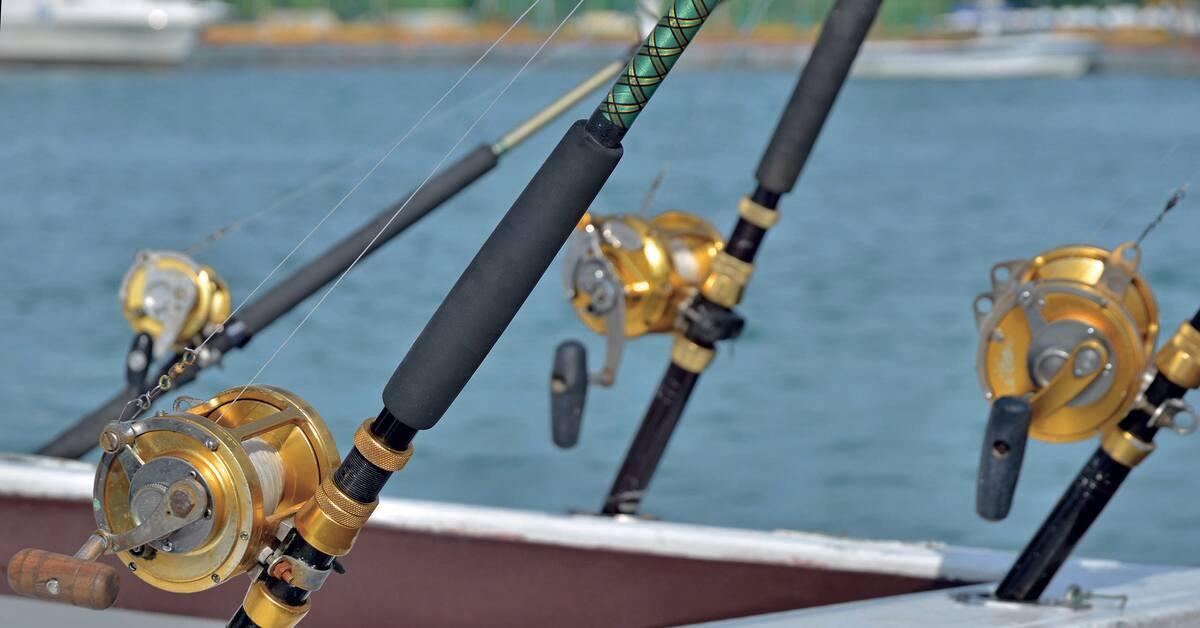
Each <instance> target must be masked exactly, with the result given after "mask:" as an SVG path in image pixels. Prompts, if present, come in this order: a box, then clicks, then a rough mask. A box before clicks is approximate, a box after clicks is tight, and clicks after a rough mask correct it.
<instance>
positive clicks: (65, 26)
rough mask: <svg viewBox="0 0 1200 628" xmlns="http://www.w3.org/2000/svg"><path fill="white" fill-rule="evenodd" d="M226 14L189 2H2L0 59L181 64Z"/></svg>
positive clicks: (220, 9) (217, 7) (206, 4)
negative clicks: (203, 33) (202, 32)
mask: <svg viewBox="0 0 1200 628" xmlns="http://www.w3.org/2000/svg"><path fill="white" fill-rule="evenodd" d="M224 13H225V5H224V4H221V3H219V2H194V1H191V0H4V2H3V3H0V61H29V62H48V63H117V64H126V63H128V64H151V65H164V64H175V63H180V62H182V61H183V60H184V59H186V58H187V57H188V55H189V54H190V53H191V51H192V49H193V48H194V47H195V45H196V40H197V38H198V36H199V33H200V29H201V28H203V27H204V26H205V25H206V24H209V23H211V22H213V21H215V20H217V19H219V18H220V17H221V16H222V15H224Z"/></svg>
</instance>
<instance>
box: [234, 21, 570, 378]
mask: <svg viewBox="0 0 1200 628" xmlns="http://www.w3.org/2000/svg"><path fill="white" fill-rule="evenodd" d="M583 3H584V0H578V1H577V2H576V3H575V6H573V7H571V10H570V11H569V12H568V13H567V15H566V17H564V18H563V19H562V21H560V22H559V23H558V26H555V27H554V30H553V31H551V32H550V35H549V36H547V37H546V39H545V40H544V41H542V44H541V45H540V46H538V48H537V50H535V51H534V52H533V56H531V57H529V59H528V60H527V61H526V62H525V64H524V65H522V66H521V69H519V70H517V73H516V74H514V75H513V77H512V79H510V80H509V81H508V84H506V85H505V86H504V89H502V90H500V93H499V94H497V95H496V97H495V98H494V99H492V102H491V103H489V104H488V106H487V108H485V109H484V110H483V112H482V113H480V114H479V117H477V118H475V121H474V122H472V123H471V126H470V127H468V128H467V130H466V131H465V132H464V133H463V134H462V136H461V137H459V138H458V141H456V142H455V143H454V145H453V146H451V147H450V150H448V151H446V154H445V155H444V156H443V157H442V158H441V160H439V161H438V163H437V165H435V166H434V167H433V169H432V170H430V172H429V174H428V175H427V176H426V177H425V179H424V180H423V181H421V184H420V185H418V186H417V188H416V189H415V190H413V192H412V194H409V195H408V198H407V199H405V200H404V203H403V204H402V205H400V208H399V209H397V210H396V212H395V213H393V214H392V217H391V218H389V219H388V221H387V222H386V223H384V225H383V227H382V228H380V230H379V232H378V233H376V234H375V237H374V238H371V241H370V242H369V243H367V246H366V247H364V248H363V250H362V252H360V253H359V254H358V257H356V258H354V261H353V262H351V263H350V265H349V266H348V267H346V270H344V271H342V274H341V275H339V276H338V278H337V280H335V281H334V282H333V284H332V285H330V286H329V288H328V289H326V290H325V293H324V294H322V295H321V298H320V299H319V300H317V302H316V303H315V304H314V305H313V307H312V309H310V310H309V311H308V313H307V314H305V315H304V318H302V319H301V320H300V322H299V323H298V324H297V325H296V326H295V327H294V328H292V331H291V332H290V333H288V335H287V337H286V338H284V339H283V342H282V343H280V344H279V347H278V348H276V349H275V351H274V353H272V354H271V356H270V357H268V358H267V361H266V362H264V363H263V365H262V366H261V367H259V369H258V371H256V372H255V373H254V376H253V377H251V378H250V381H249V382H248V383H247V384H246V385H245V386H243V387H242V389H241V390H240V391H238V394H237V397H235V398H234V400H233V401H237V400H238V399H241V397H242V394H243V393H245V392H246V390H247V389H248V388H249V387H251V386H253V385H254V383H255V382H256V381H258V377H259V376H260V375H262V373H263V371H264V370H266V368H267V367H268V366H270V365H271V362H273V361H274V360H275V357H276V356H278V355H279V353H280V352H281V351H283V349H284V348H285V347H287V345H288V343H289V342H291V340H292V338H293V337H295V335H296V333H297V332H299V331H300V329H301V328H302V327H304V325H305V323H307V322H308V319H309V318H312V315H313V314H315V313H316V311H317V310H318V309H319V308H320V307H321V305H322V304H324V303H325V300H326V299H327V298H329V295H330V294H332V293H333V291H334V290H337V287H338V286H339V285H341V283H342V280H343V279H345V278H346V276H347V275H349V274H350V272H351V271H352V270H354V267H355V266H356V265H358V262H359V261H360V260H361V259H362V258H363V256H364V255H366V254H367V251H369V250H371V247H372V246H374V244H375V242H376V240H378V239H379V237H380V236H381V235H383V232H384V231H386V230H387V228H388V226H389V225H391V224H392V222H393V221H394V220H395V219H396V218H397V217H399V216H400V214H401V213H402V212H403V211H404V209H405V208H406V207H408V203H409V201H411V200H412V199H413V197H415V196H416V195H417V193H418V192H420V191H421V189H422V188H424V187H425V184H427V183H429V181H430V180H431V179H433V176H434V175H435V174H437V171H438V170H439V169H441V167H442V166H443V165H444V164H445V163H446V160H448V159H450V156H451V155H453V154H454V152H455V151H457V150H458V147H459V146H461V145H462V143H463V142H464V141H466V139H467V137H468V136H469V135H470V134H471V132H472V131H474V130H475V127H476V126H478V125H479V123H480V122H482V121H483V119H484V118H485V117H487V115H488V113H490V112H491V111H492V108H493V107H495V106H496V103H498V102H500V99H501V98H503V97H504V95H505V94H506V93H508V90H509V88H511V87H512V86H513V84H514V83H516V82H517V79H518V78H520V77H521V74H523V73H524V72H525V70H526V69H527V68H528V67H529V65H530V64H531V63H533V61H534V60H535V59H537V57H538V55H540V54H541V53H542V51H543V50H545V48H546V46H547V45H549V43H550V42H551V41H552V40H553V39H554V37H555V36H556V35H557V34H558V32H559V31H560V30H561V29H562V27H563V26H564V25H565V24H566V23H567V21H568V20H570V19H571V17H572V16H574V15H575V12H576V11H578V10H579V7H581V6H583Z"/></svg>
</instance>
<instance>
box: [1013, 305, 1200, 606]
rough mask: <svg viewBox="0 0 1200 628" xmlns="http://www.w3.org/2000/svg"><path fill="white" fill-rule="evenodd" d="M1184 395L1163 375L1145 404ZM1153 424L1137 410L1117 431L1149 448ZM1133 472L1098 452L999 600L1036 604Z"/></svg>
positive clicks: (1197, 319)
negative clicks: (1122, 431) (1123, 432)
mask: <svg viewBox="0 0 1200 628" xmlns="http://www.w3.org/2000/svg"><path fill="white" fill-rule="evenodd" d="M1191 326H1192V327H1193V328H1197V329H1200V312H1197V313H1196V316H1194V317H1193V318H1192V320H1191ZM1185 392H1187V389H1186V388H1184V387H1183V386H1180V385H1178V384H1176V383H1174V382H1172V381H1171V380H1169V379H1168V378H1167V377H1165V376H1164V375H1163V374H1162V373H1158V374H1156V375H1155V377H1154V379H1153V380H1152V381H1151V383H1150V385H1149V386H1148V387H1147V388H1146V393H1145V399H1146V402H1147V403H1148V404H1149V405H1150V406H1151V407H1157V406H1158V405H1159V404H1161V403H1163V402H1164V401H1166V400H1168V399H1178V398H1180V397H1182V396H1183V394H1184V393H1185ZM1149 420H1150V415H1149V414H1147V413H1146V412H1145V411H1144V410H1142V409H1134V410H1131V411H1130V412H1129V413H1128V414H1127V415H1126V416H1125V418H1123V419H1122V420H1121V422H1120V423H1119V424H1118V425H1117V427H1118V429H1121V430H1124V431H1125V432H1127V433H1129V434H1130V435H1132V436H1133V437H1135V438H1137V439H1138V440H1140V441H1142V442H1144V443H1147V444H1149V443H1152V442H1153V441H1154V437H1155V435H1156V434H1157V432H1158V429H1159V428H1157V427H1155V426H1152V425H1150V423H1149ZM1135 464H1136V463H1135ZM1131 470H1132V467H1130V466H1128V465H1126V464H1122V463H1121V462H1118V461H1117V460H1114V459H1113V457H1112V456H1110V455H1109V454H1108V452H1106V451H1105V450H1104V448H1103V447H1101V448H1098V449H1097V450H1096V452H1095V453H1093V454H1092V457H1091V458H1090V459H1089V460H1088V461H1087V463H1086V464H1085V465H1084V466H1083V469H1082V470H1080V472H1079V474H1078V475H1076V476H1075V479H1074V480H1072V482H1071V484H1070V486H1068V487H1067V490H1066V491H1065V492H1064V493H1063V495H1062V497H1061V498H1059V500H1058V503H1057V504H1055V506H1054V509H1053V510H1051V511H1050V514H1049V516H1047V517H1046V520H1045V521H1044V522H1042V525H1041V527H1040V528H1038V531H1037V533H1035V534H1034V535H1033V538H1032V539H1030V541H1029V544H1028V545H1026V546H1025V549H1024V550H1022V551H1021V554H1020V555H1019V556H1018V557H1017V560H1016V561H1015V562H1014V563H1013V566H1012V567H1011V568H1010V569H1009V570H1008V573H1007V574H1005V576H1004V579H1002V580H1001V581H1000V584H999V585H998V586H997V587H996V597H998V598H1000V599H1004V600H1013V601H1019V602H1035V601H1037V599H1038V598H1040V597H1041V595H1042V593H1043V592H1045V590H1046V587H1047V586H1048V585H1049V584H1050V581H1051V580H1053V579H1054V575H1055V574H1057V573H1058V570H1059V569H1060V568H1061V567H1062V565H1063V563H1064V562H1066V560H1067V558H1069V557H1070V556H1071V552H1073V551H1074V550H1075V546H1076V545H1078V544H1079V542H1080V541H1081V540H1082V539H1083V536H1084V535H1085V534H1086V533H1087V531H1088V529H1090V528H1091V526H1092V524H1093V523H1095V521H1096V519H1097V518H1098V517H1099V516H1100V513H1101V512H1102V511H1103V510H1104V507H1105V506H1107V505H1108V502H1109V501H1111V500H1112V498H1113V496H1114V495H1116V492H1117V489H1119V488H1120V487H1121V483H1122V482H1124V481H1125V478H1126V477H1127V476H1128V475H1129V472H1130V471H1131Z"/></svg>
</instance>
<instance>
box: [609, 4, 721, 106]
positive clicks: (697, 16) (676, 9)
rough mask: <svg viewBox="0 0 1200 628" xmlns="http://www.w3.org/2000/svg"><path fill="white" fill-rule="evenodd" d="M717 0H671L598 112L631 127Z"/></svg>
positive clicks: (714, 6)
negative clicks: (668, 6) (665, 11)
mask: <svg viewBox="0 0 1200 628" xmlns="http://www.w3.org/2000/svg"><path fill="white" fill-rule="evenodd" d="M720 3H721V0H707V1H706V0H674V2H673V3H672V5H671V8H670V9H669V10H667V14H666V15H664V16H663V18H662V19H661V20H659V21H658V24H657V25H656V26H655V27H654V30H653V31H650V35H649V36H647V37H646V41H645V42H643V43H642V46H641V47H640V48H638V51H637V54H635V55H634V56H633V59H631V60H630V61H629V65H627V66H625V71H624V72H622V73H621V76H620V77H619V78H618V79H617V82H616V83H615V84H614V85H613V86H612V89H611V90H609V92H608V96H606V97H605V98H604V102H602V103H600V107H599V108H598V109H597V111H598V113H600V114H601V115H603V116H604V117H605V118H606V119H607V120H608V121H609V122H611V123H613V124H615V125H616V126H618V127H620V128H622V129H628V128H629V127H630V126H633V121H634V120H637V117H638V114H640V113H641V112H642V109H645V108H646V104H647V103H649V102H650V97H651V96H653V95H654V91H655V90H657V89H658V86H659V84H660V83H662V82H663V79H665V78H667V73H668V72H670V71H671V68H672V67H673V66H674V65H675V62H676V61H678V60H679V56H680V55H682V54H683V51H684V49H686V48H687V46H688V44H690V43H691V42H692V39H693V38H694V37H695V36H696V33H697V32H698V31H699V30H700V27H701V26H704V20H706V19H708V16H709V15H711V14H712V11H713V9H715V8H716V7H717V5H718V4H720Z"/></svg>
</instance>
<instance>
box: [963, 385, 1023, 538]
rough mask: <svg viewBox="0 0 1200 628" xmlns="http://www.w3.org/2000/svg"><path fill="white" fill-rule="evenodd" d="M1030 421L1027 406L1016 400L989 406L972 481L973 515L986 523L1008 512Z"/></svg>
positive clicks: (1019, 473)
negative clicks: (973, 486)
mask: <svg viewBox="0 0 1200 628" xmlns="http://www.w3.org/2000/svg"><path fill="white" fill-rule="evenodd" d="M1032 417H1033V410H1032V408H1030V406H1029V403H1028V402H1026V401H1025V400H1023V399H1019V398H1017V397H1000V398H999V399H996V401H995V402H994V403H993V404H992V410H991V412H990V413H989V414H988V424H987V430H986V431H985V432H984V435H983V447H982V449H981V451H980V453H979V475H978V476H977V477H976V480H975V512H977V513H978V514H979V516H980V517H983V518H984V519H987V520H988V521H1000V520H1001V519H1004V518H1005V517H1007V516H1008V511H1009V509H1010V508H1012V500H1013V494H1014V493H1015V492H1016V490H1017V479H1018V478H1019V477H1020V475H1021V462H1022V460H1024V458H1025V443H1026V441H1027V440H1028V438H1029V421H1030V420H1031V418H1032Z"/></svg>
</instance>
